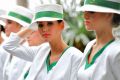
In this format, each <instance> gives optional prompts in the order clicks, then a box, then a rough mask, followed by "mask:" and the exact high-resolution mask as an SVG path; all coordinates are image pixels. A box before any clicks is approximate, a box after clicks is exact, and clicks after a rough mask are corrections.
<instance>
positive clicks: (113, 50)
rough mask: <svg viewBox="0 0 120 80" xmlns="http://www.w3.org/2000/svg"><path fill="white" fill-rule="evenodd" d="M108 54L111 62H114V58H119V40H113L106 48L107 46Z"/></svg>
mask: <svg viewBox="0 0 120 80" xmlns="http://www.w3.org/2000/svg"><path fill="white" fill-rule="evenodd" d="M107 52H108V56H109V59H110V61H111V62H115V61H116V60H120V40H115V41H114V42H113V43H112V44H111V45H110V46H109V47H108V48H107Z"/></svg>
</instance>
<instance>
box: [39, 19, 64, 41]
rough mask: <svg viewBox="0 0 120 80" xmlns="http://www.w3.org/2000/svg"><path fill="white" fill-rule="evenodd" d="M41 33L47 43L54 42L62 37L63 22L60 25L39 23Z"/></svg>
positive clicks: (49, 22)
mask: <svg viewBox="0 0 120 80" xmlns="http://www.w3.org/2000/svg"><path fill="white" fill-rule="evenodd" d="M38 26H39V32H40V34H41V35H42V37H43V38H44V39H45V41H52V40H53V41H54V40H55V39H59V38H60V37H61V32H62V30H63V27H64V26H63V21H62V22H60V23H58V21H42V22H38Z"/></svg>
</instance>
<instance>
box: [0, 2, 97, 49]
mask: <svg viewBox="0 0 120 80" xmlns="http://www.w3.org/2000/svg"><path fill="white" fill-rule="evenodd" d="M48 3H52V4H61V5H62V6H63V8H64V20H65V21H66V23H67V25H66V29H65V30H64V32H63V37H64V40H65V41H66V42H67V43H68V45H70V46H75V47H76V48H78V49H80V50H81V51H83V50H84V48H85V46H86V45H87V43H88V42H89V41H90V40H92V39H94V37H95V35H94V33H93V32H89V31H86V29H85V27H84V22H83V15H82V13H81V12H77V11H76V10H77V9H79V8H80V6H81V5H83V0H0V8H2V9H5V10H9V9H11V8H12V7H14V6H15V5H21V6H24V7H27V8H29V9H31V10H33V11H34V7H35V6H37V5H40V4H48Z"/></svg>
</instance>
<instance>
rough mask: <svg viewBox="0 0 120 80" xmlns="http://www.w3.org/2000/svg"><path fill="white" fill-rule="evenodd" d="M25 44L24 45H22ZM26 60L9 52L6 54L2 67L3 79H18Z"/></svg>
mask: <svg viewBox="0 0 120 80" xmlns="http://www.w3.org/2000/svg"><path fill="white" fill-rule="evenodd" d="M22 46H25V45H22ZM27 63H28V62H27V61H25V60H22V59H20V58H18V57H16V56H13V55H11V54H7V58H6V60H5V64H4V68H3V80H18V78H19V76H20V75H21V74H22V72H23V70H24V67H25V66H27V65H26V64H27Z"/></svg>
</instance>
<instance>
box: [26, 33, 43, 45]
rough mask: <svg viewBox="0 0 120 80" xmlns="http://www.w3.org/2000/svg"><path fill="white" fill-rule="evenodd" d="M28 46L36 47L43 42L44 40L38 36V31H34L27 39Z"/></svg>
mask: <svg viewBox="0 0 120 80" xmlns="http://www.w3.org/2000/svg"><path fill="white" fill-rule="evenodd" d="M27 41H28V44H29V46H37V45H40V44H42V43H43V42H44V39H43V38H42V36H41V35H40V33H39V31H34V32H33V33H32V34H31V35H30V36H29V37H28V38H27Z"/></svg>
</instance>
